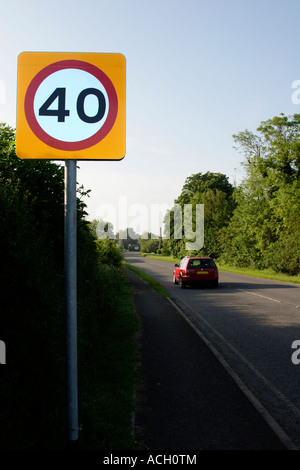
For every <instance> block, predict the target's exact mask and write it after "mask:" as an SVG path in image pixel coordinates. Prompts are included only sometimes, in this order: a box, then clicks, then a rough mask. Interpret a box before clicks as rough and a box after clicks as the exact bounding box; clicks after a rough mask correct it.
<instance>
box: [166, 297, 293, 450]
mask: <svg viewBox="0 0 300 470" xmlns="http://www.w3.org/2000/svg"><path fill="white" fill-rule="evenodd" d="M167 299H168V300H169V301H170V303H171V304H172V305H173V307H174V308H175V309H176V310H177V311H178V312H179V313H180V315H181V316H182V317H183V318H184V319H185V320H186V321H187V323H188V324H189V325H190V326H191V327H192V328H193V330H194V331H195V332H196V333H197V335H198V336H200V338H201V339H202V340H203V341H204V343H205V344H206V345H207V347H208V348H209V349H210V350H211V352H212V353H213V354H214V356H215V357H216V358H217V359H218V361H219V362H220V363H221V365H222V366H223V367H224V369H225V370H226V372H227V373H228V374H229V375H230V376H231V378H232V379H233V380H234V382H235V383H236V384H237V386H238V387H239V388H240V390H241V391H242V392H243V393H244V395H245V396H246V397H247V398H248V400H249V401H250V402H251V403H252V405H253V406H254V407H255V408H256V410H257V411H258V412H259V414H260V415H261V416H262V418H263V419H264V420H265V421H266V423H267V424H268V426H269V427H270V428H271V429H272V431H273V432H274V433H275V434H276V436H277V437H278V439H279V440H280V442H281V443H282V444H283V445H284V447H285V448H286V449H287V450H299V449H298V447H297V446H296V444H295V443H294V442H293V441H292V440H291V438H290V437H289V436H288V435H287V434H286V432H285V431H284V430H283V429H282V427H281V426H280V425H279V424H278V423H277V421H276V420H275V419H274V418H273V416H272V415H271V414H270V412H269V411H268V410H267V409H266V408H265V407H264V405H263V404H262V403H261V402H260V401H259V400H258V398H257V397H256V396H255V395H254V394H253V393H252V392H251V390H250V389H249V388H248V387H247V386H246V385H245V383H244V382H243V381H242V380H241V378H240V377H239V376H238V374H237V373H236V372H235V371H234V370H233V369H232V367H231V366H230V365H229V364H228V362H227V361H226V360H225V359H224V358H223V356H222V355H221V354H220V353H219V351H218V350H217V349H216V348H215V347H214V346H213V344H212V343H211V342H210V341H209V339H208V338H207V337H206V336H205V335H204V334H203V333H202V332H201V331H200V330H199V329H198V328H197V327H196V326H195V325H194V323H193V322H191V320H190V319H189V318H188V316H187V315H186V314H185V313H184V312H183V310H181V308H180V307H178V305H177V304H176V303H175V302H174V301H173V300H172V299H171V297H167Z"/></svg>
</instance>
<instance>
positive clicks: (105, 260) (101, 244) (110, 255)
mask: <svg viewBox="0 0 300 470" xmlns="http://www.w3.org/2000/svg"><path fill="white" fill-rule="evenodd" d="M96 246H97V253H98V258H99V264H100V269H101V265H102V264H106V265H108V266H114V267H116V268H119V267H120V266H121V265H122V262H123V256H122V253H121V250H120V247H119V246H118V245H117V244H116V243H115V241H114V240H110V239H109V238H105V239H104V240H101V239H98V240H97V241H96Z"/></svg>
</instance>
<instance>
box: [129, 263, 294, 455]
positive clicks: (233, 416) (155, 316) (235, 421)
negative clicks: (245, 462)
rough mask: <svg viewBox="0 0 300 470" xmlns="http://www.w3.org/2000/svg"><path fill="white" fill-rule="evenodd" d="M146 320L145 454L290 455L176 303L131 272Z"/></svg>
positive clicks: (141, 437) (140, 423)
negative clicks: (261, 452) (273, 452)
mask: <svg viewBox="0 0 300 470" xmlns="http://www.w3.org/2000/svg"><path fill="white" fill-rule="evenodd" d="M128 277H129V280H130V282H131V285H132V290H133V296H134V302H135V306H136V310H137V313H138V315H139V318H140V321H141V336H140V348H141V349H140V356H141V366H140V368H141V376H142V386H141V389H140V390H137V397H136V400H137V407H136V413H135V420H134V429H135V439H136V441H138V442H139V444H140V447H141V450H143V449H144V450H150V451H166V450H168V451H175V452H176V451H187V452H190V451H200V450H287V448H286V446H285V445H284V444H283V443H282V440H281V439H280V438H279V437H278V436H277V435H276V434H275V433H274V431H273V430H272V429H271V427H270V426H269V425H268V424H267V422H266V421H265V420H264V419H263V418H262V416H261V414H260V413H259V412H258V411H257V409H256V408H255V407H254V406H253V405H252V403H251V402H250V401H249V400H248V398H247V397H246V395H245V394H244V393H243V392H242V391H241V389H240V388H239V387H238V386H237V384H236V383H235V382H234V380H233V379H232V377H231V376H230V375H229V374H228V372H227V371H226V370H225V368H224V367H223V366H222V365H221V363H220V362H219V361H218V360H217V358H216V357H215V355H214V354H213V353H212V352H211V350H210V349H209V348H208V346H207V345H206V344H205V343H204V341H202V340H201V338H200V337H199V335H197V333H196V332H195V331H194V330H193V328H191V326H190V325H189V324H188V323H187V322H186V320H185V319H184V318H183V317H182V316H181V315H180V313H179V312H178V311H177V309H176V308H175V307H174V305H172V303H171V302H170V301H169V300H168V299H167V298H165V297H162V296H160V295H159V294H157V293H156V292H155V291H153V290H152V289H151V288H150V286H149V285H148V284H146V283H145V282H144V281H143V280H141V279H140V278H139V277H138V276H137V275H136V274H134V273H132V272H131V271H129V270H128Z"/></svg>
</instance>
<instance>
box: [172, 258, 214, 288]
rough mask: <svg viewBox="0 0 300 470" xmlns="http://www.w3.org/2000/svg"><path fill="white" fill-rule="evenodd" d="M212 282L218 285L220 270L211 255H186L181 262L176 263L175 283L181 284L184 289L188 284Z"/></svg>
mask: <svg viewBox="0 0 300 470" xmlns="http://www.w3.org/2000/svg"><path fill="white" fill-rule="evenodd" d="M203 282H205V283H210V284H211V285H212V286H213V287H218V284H219V272H218V268H217V266H216V264H215V262H214V260H213V259H212V258H210V257H209V256H205V257H199V256H194V257H190V256H186V257H185V258H182V260H181V261H180V264H177V263H176V264H175V269H174V271H173V284H179V285H180V287H181V288H182V289H183V288H184V287H185V286H186V285H187V284H188V285H192V284H200V283H203Z"/></svg>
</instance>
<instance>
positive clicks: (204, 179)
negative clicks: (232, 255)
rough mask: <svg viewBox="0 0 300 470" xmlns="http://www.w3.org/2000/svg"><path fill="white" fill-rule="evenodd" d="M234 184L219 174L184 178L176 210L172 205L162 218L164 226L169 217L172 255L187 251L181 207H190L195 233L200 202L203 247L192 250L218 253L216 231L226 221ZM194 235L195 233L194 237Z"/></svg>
mask: <svg viewBox="0 0 300 470" xmlns="http://www.w3.org/2000/svg"><path fill="white" fill-rule="evenodd" d="M233 192H234V187H233V186H232V185H231V183H229V181H228V177H227V176H226V175H223V174H222V173H211V172H207V173H204V174H202V173H196V174H194V175H191V176H189V177H188V178H186V181H185V184H184V186H183V188H182V191H181V194H180V196H179V197H178V198H177V199H176V200H175V204H176V205H177V207H180V210H179V211H178V210H177V209H176V208H175V207H174V208H173V209H172V210H171V211H169V212H168V213H167V214H166V216H165V219H164V223H165V226H167V227H168V221H169V219H170V224H169V225H170V241H169V244H168V245H169V246H168V248H169V250H170V251H171V252H172V254H173V255H174V256H177V257H180V256H184V255H185V254H187V249H186V243H187V242H190V241H192V240H187V238H186V236H185V227H186V224H187V221H185V220H184V215H185V206H186V205H191V207H192V228H193V231H194V232H195V233H196V227H197V223H196V222H197V221H196V207H197V205H200V204H203V205H204V246H203V248H202V249H201V250H197V249H196V250H195V252H194V253H189V254H195V255H196V254H202V255H204V254H205V255H207V254H208V255H212V256H214V257H217V256H219V254H220V240H219V234H220V230H221V228H222V227H224V226H225V225H226V224H227V223H228V222H229V220H230V217H231V215H232V211H233V209H234V200H233V197H232V195H233ZM195 238H197V236H196V237H195Z"/></svg>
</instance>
